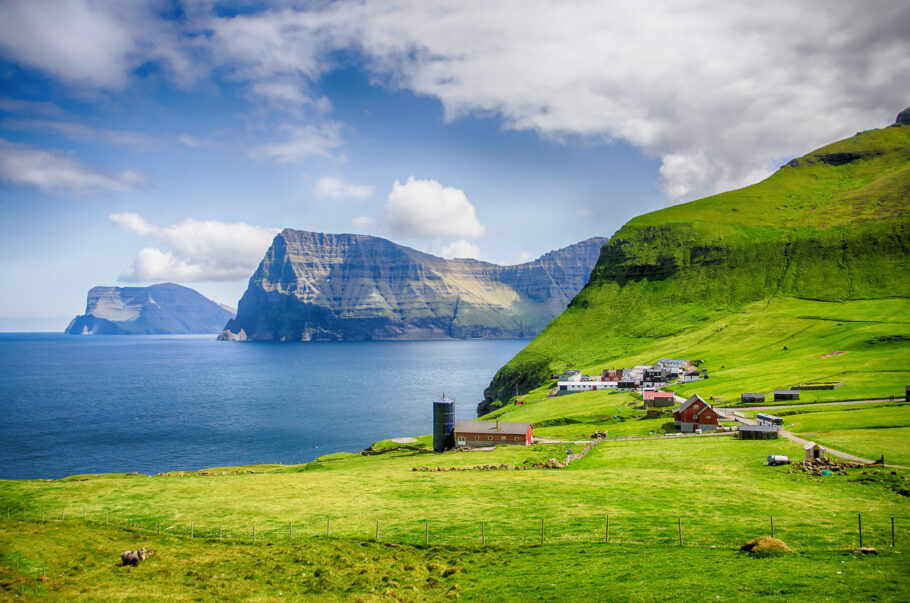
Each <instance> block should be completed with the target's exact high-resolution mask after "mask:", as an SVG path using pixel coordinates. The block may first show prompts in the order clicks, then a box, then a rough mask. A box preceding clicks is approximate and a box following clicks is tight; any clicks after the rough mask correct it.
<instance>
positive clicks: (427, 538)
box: [423, 521, 430, 544]
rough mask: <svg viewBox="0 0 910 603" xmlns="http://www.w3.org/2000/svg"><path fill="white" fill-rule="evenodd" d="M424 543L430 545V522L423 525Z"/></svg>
mask: <svg viewBox="0 0 910 603" xmlns="http://www.w3.org/2000/svg"><path fill="white" fill-rule="evenodd" d="M423 543H424V544H430V522H429V521H428V522H426V523H424V524H423Z"/></svg>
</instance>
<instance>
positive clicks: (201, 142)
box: [177, 134, 213, 149]
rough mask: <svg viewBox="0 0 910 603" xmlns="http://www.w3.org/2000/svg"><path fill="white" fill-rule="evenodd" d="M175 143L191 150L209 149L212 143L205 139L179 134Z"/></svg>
mask: <svg viewBox="0 0 910 603" xmlns="http://www.w3.org/2000/svg"><path fill="white" fill-rule="evenodd" d="M177 141H178V142H179V143H180V144H182V145H186V146H188V147H190V148H191V149H196V148H199V147H210V146H212V144H213V143H212V141H211V140H208V139H206V138H198V137H196V136H193V135H191V134H181V135H180V136H178V137H177Z"/></svg>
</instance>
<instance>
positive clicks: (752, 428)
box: [739, 425, 777, 432]
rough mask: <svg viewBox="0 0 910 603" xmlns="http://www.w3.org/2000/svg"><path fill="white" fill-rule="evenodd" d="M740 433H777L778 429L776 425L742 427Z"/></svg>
mask: <svg viewBox="0 0 910 603" xmlns="http://www.w3.org/2000/svg"><path fill="white" fill-rule="evenodd" d="M739 430H740V431H761V432H771V431H777V427H775V426H774V425H740V426H739Z"/></svg>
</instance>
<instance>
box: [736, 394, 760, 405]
mask: <svg viewBox="0 0 910 603" xmlns="http://www.w3.org/2000/svg"><path fill="white" fill-rule="evenodd" d="M739 401H740V402H749V403H752V404H755V403H759V402H764V401H765V394H746V393H744V394H743V395H741V396H740V397H739Z"/></svg>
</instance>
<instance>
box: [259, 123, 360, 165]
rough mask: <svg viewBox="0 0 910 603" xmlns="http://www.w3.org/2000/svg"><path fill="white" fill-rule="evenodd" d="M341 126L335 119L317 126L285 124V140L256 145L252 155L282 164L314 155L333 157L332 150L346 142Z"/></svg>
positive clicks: (283, 128)
mask: <svg viewBox="0 0 910 603" xmlns="http://www.w3.org/2000/svg"><path fill="white" fill-rule="evenodd" d="M341 127H342V125H341V124H340V123H338V122H335V121H330V122H325V123H321V124H319V125H315V126H314V125H307V126H284V127H282V128H280V129H281V130H282V131H284V132H285V133H286V136H285V140H284V141H282V142H272V143H267V144H263V145H260V146H258V147H255V148H254V149H252V150H251V151H250V157H252V158H253V159H256V160H272V161H275V162H276V163H280V164H283V163H294V162H297V161H303V160H304V159H306V158H307V157H313V156H318V157H331V156H332V152H333V151H334V150H335V149H337V148H338V147H340V146H341V145H342V144H344V140H343V139H342V137H341Z"/></svg>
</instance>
